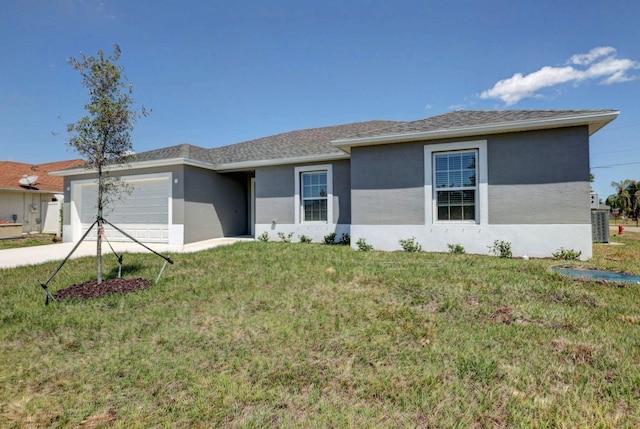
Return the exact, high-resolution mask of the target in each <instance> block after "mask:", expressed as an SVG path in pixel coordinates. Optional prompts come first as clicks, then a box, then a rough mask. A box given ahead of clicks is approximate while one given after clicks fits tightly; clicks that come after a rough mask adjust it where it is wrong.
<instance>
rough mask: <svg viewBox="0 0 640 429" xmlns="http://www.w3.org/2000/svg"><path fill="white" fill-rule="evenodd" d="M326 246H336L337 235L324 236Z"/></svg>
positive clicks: (333, 233)
mask: <svg viewBox="0 0 640 429" xmlns="http://www.w3.org/2000/svg"><path fill="white" fill-rule="evenodd" d="M324 244H336V233H335V232H331V233H329V234H327V235H325V236H324Z"/></svg>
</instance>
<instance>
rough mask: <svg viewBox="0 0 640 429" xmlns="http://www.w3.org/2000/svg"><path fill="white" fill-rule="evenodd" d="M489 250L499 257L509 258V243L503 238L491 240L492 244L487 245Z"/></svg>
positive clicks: (510, 255)
mask: <svg viewBox="0 0 640 429" xmlns="http://www.w3.org/2000/svg"><path fill="white" fill-rule="evenodd" d="M488 247H489V252H490V253H493V254H494V255H496V256H499V257H501V258H511V257H513V254H512V253H511V243H510V242H508V241H503V240H496V241H494V242H493V246H488Z"/></svg>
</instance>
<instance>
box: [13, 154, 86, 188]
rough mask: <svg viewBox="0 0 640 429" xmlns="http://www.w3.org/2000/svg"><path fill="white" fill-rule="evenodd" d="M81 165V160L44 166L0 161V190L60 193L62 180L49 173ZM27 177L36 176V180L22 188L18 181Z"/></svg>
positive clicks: (82, 162)
mask: <svg viewBox="0 0 640 429" xmlns="http://www.w3.org/2000/svg"><path fill="white" fill-rule="evenodd" d="M82 164H84V161H83V160H81V159H71V160H67V161H57V162H49V163H46V164H26V163H23V162H13V161H0V189H11V190H19V191H29V190H32V191H48V192H55V193H62V191H63V181H64V179H63V178H62V177H56V176H51V175H49V172H51V171H57V170H63V169H65V168H72V167H78V166H80V165H82ZM27 176H37V177H38V179H37V180H36V181H35V183H33V184H32V185H31V186H30V187H28V186H22V185H21V184H20V182H19V181H20V179H22V178H23V177H27Z"/></svg>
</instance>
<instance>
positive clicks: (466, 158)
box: [433, 150, 478, 222]
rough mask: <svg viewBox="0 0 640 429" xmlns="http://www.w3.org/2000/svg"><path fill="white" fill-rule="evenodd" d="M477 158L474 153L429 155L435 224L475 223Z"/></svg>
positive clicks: (438, 153) (476, 152)
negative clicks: (430, 158) (430, 156)
mask: <svg viewBox="0 0 640 429" xmlns="http://www.w3.org/2000/svg"><path fill="white" fill-rule="evenodd" d="M477 158H478V151H477V150H464V151H456V152H436V153H434V154H433V183H434V193H435V195H434V197H435V200H436V213H435V218H436V220H437V221H473V222H475V221H476V219H477V217H478V216H477V208H478V206H477V204H476V203H477V201H478V198H477V193H478V186H477V180H476V179H477V177H478V169H477Z"/></svg>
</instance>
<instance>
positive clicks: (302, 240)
mask: <svg viewBox="0 0 640 429" xmlns="http://www.w3.org/2000/svg"><path fill="white" fill-rule="evenodd" d="M312 241H313V239H312V238H311V237H307V236H306V235H301V236H300V243H304V244H309V243H311V242H312Z"/></svg>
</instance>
